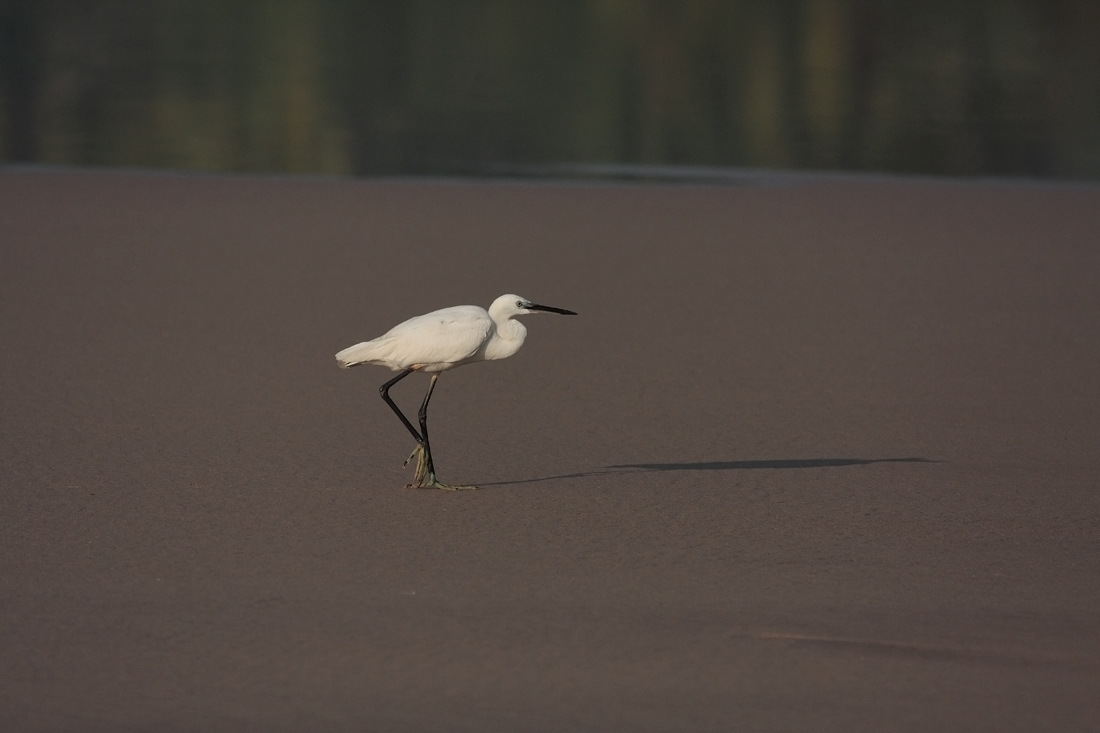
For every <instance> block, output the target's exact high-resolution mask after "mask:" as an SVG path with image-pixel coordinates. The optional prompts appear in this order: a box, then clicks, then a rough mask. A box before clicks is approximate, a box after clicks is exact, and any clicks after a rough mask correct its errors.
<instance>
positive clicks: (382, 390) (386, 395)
mask: <svg viewBox="0 0 1100 733" xmlns="http://www.w3.org/2000/svg"><path fill="white" fill-rule="evenodd" d="M414 371H416V370H415V369H406V370H405V371H403V372H401V373H400V374H398V375H397V376H396V377H394V378H393V379H391V380H390V381H388V382H386V383H385V384H383V385H382V386H381V387H379V388H378V393H379V394H381V395H382V399H384V400H385V401H386V404H387V405H389V406H390V409H391V410H393V411H394V414H396V415H397V416H398V417H399V418H401V422H402V423H404V425H405V427H406V428H408V429H409V432H410V433H412V436H413V438H415V439H416V442H417V444H418V445H424V443H425V440H426V439H425V438H422V437H420V433H418V432H416V428H414V427H413V426H412V423H411V422H409V420H408V418H406V417H405V416H404V415H403V414H402V413H401V410H399V409H397V405H396V404H395V403H394V401H393V400H391V399H390V387H392V386H393V385H395V384H397V383H398V382H400V381H401V380H402V379H404V378H405V377H407V376H409V375H410V374H412V373H413V372H414ZM433 381H434V380H433ZM429 394H430V392H429Z"/></svg>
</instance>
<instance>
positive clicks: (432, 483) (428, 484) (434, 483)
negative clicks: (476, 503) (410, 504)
mask: <svg viewBox="0 0 1100 733" xmlns="http://www.w3.org/2000/svg"><path fill="white" fill-rule="evenodd" d="M405 488H406V489H440V490H442V491H476V490H477V486H473V485H467V484H450V483H442V482H441V481H438V480H437V479H436V477H429V478H428V480H427V481H422V482H420V483H419V484H416V485H414V484H411V483H410V484H409V485H407V486H405Z"/></svg>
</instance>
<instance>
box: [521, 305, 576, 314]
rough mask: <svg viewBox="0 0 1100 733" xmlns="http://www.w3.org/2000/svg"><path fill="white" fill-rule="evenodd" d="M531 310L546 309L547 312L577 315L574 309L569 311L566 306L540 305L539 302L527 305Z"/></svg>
mask: <svg viewBox="0 0 1100 733" xmlns="http://www.w3.org/2000/svg"><path fill="white" fill-rule="evenodd" d="M527 310H529V311H546V312H547V313H561V314H562V315H563V316H575V315H577V314H576V313H574V312H573V311H567V310H565V309H564V308H554V307H553V306H549V305H539V304H538V303H532V304H531V305H529V306H527Z"/></svg>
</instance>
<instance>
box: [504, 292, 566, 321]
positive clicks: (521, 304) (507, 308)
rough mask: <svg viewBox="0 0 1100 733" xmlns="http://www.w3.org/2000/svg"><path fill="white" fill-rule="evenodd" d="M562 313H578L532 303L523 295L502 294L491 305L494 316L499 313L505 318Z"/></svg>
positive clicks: (564, 314)
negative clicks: (542, 313) (540, 313)
mask: <svg viewBox="0 0 1100 733" xmlns="http://www.w3.org/2000/svg"><path fill="white" fill-rule="evenodd" d="M540 311H542V312H544V313H560V314H561V315H563V316H575V315H577V314H576V313H574V312H573V311H567V310H565V309H564V308H554V307H553V306H549V305H539V304H538V303H532V302H531V301H529V300H527V298H524V297H523V296H521V295H512V294H508V295H502V296H500V297H499V298H497V299H496V300H494V301H493V304H492V305H491V306H489V313H490V314H493V315H494V316H496V315H499V316H501V317H503V318H512V317H513V316H522V315H526V314H528V313H538V312H540Z"/></svg>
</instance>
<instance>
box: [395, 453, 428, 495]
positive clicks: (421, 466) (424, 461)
mask: <svg viewBox="0 0 1100 733" xmlns="http://www.w3.org/2000/svg"><path fill="white" fill-rule="evenodd" d="M413 458H415V459H416V472H415V473H413V482H412V483H411V484H409V486H408V487H406V488H418V487H419V486H420V485H421V484H423V483H424V479H425V478H427V477H428V454H427V452H426V451H425V450H424V445H423V444H422V443H417V444H416V447H415V448H413V452H412V453H410V454H409V457H408V458H406V459H405V462H404V463H402V464H401V465H402V466H407V465H409V461H411V460H412V459H413Z"/></svg>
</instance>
